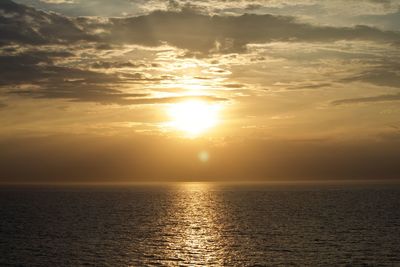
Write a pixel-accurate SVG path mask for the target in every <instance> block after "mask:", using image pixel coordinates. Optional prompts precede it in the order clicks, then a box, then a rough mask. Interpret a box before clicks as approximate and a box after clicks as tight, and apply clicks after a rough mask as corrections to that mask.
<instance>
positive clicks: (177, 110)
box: [168, 100, 221, 137]
mask: <svg viewBox="0 0 400 267" xmlns="http://www.w3.org/2000/svg"><path fill="white" fill-rule="evenodd" d="M220 108H221V107H220V106H219V105H217V104H211V103H207V102H205V101H200V100H189V101H184V102H180V103H176V104H172V105H170V106H169V108H168V115H169V116H170V118H171V122H170V123H169V125H170V126H171V127H173V128H175V129H177V130H179V131H182V132H184V133H186V134H187V135H188V136H190V137H196V136H198V135H200V134H203V133H204V132H206V131H207V130H209V129H210V128H212V127H214V126H216V125H217V124H218V123H219V118H218V115H219V111H220Z"/></svg>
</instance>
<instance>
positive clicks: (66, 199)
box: [0, 183, 400, 266]
mask: <svg viewBox="0 0 400 267" xmlns="http://www.w3.org/2000/svg"><path fill="white" fill-rule="evenodd" d="M0 208H1V209H0V266H400V187H399V186H398V185H381V184H379V185H376V184H368V185H361V184H317V185H315V184H307V183H305V184H253V185H243V184H242V185H226V184H202V183H183V184H169V185H165V184H164V185H136V186H133V185H130V186H65V187H62V186H34V187H32V186H31V187H27V186H23V187H21V186H18V187H10V186H3V187H0Z"/></svg>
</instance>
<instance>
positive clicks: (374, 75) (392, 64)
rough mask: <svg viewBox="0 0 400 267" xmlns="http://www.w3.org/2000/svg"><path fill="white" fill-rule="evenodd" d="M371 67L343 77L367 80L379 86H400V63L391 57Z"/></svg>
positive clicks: (353, 79) (349, 79) (351, 80)
mask: <svg viewBox="0 0 400 267" xmlns="http://www.w3.org/2000/svg"><path fill="white" fill-rule="evenodd" d="M378 64H379V65H377V66H374V67H371V68H369V69H368V70H365V71H363V72H361V73H358V74H355V75H353V76H351V77H348V78H345V79H342V81H344V82H355V81H360V82H367V83H371V84H375V85H378V86H389V87H395V88H400V73H399V71H398V70H399V69H400V64H399V63H398V62H397V61H391V59H388V58H387V59H385V60H384V62H383V63H378Z"/></svg>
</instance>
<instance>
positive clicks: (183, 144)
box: [0, 0, 400, 180]
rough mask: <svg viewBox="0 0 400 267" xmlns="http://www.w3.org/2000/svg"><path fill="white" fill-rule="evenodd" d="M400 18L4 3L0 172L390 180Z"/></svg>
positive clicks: (258, 7)
mask: <svg viewBox="0 0 400 267" xmlns="http://www.w3.org/2000/svg"><path fill="white" fill-rule="evenodd" d="M399 8H400V5H399V3H398V2H397V1H394V0H393V1H392V0H388V1H382V2H380V1H373V0H362V1H344V0H335V1H316V0H298V1H287V0H277V1H266V0H265V1H264V0H257V1H209V0H206V1H184V0H176V1H161V0H160V1H158V0H154V1H148V2H146V1H139V0H130V1H128V0H126V1H124V0H121V1H118V3H114V4H112V5H110V3H109V2H108V1H103V0H87V1H56V2H54V1H53V2H52V1H39V0H16V1H11V0H5V1H1V3H0V16H1V17H2V22H1V25H0V26H1V27H0V127H1V132H0V145H2V150H1V151H0V169H3V170H5V171H4V172H3V173H4V174H3V175H4V177H0V178H4V179H6V180H7V179H12V178H13V177H19V179H22V180H24V179H25V178H24V177H25V176H26V175H28V174H31V173H32V174H34V175H32V177H34V178H35V177H45V179H50V180H51V179H52V178H51V177H53V176H57V175H61V174H62V175H63V176H73V177H78V178H76V179H78V180H79V179H81V178H82V177H84V176H85V175H86V176H93V177H96V176H97V177H99V176H102V177H103V178H102V179H110V177H114V176H115V177H120V178H118V179H128V180H129V179H133V180H135V179H139V178H140V179H145V178H147V177H152V179H155V178H154V177H157V175H159V174H161V175H162V177H164V178H160V179H161V180H163V179H178V180H179V179H182V180H185V179H189V180H190V179H198V178H199V177H200V178H201V177H206V178H207V179H219V178H221V177H225V178H224V179H230V178H229V177H233V176H238V177H239V176H243V177H244V176H247V174H249V175H250V176H252V177H253V178H254V179H266V178H265V177H272V176H274V177H277V176H285V177H288V176H291V175H295V176H299V177H300V176H301V179H306V178H309V177H312V178H315V177H319V176H322V177H325V176H330V177H332V176H335V177H336V176H347V177H364V176H368V177H369V176H373V177H375V176H378V173H381V174H382V176H385V177H386V176H388V177H394V176H397V175H396V174H397V171H398V167H396V166H397V164H395V163H394V162H395V161H396V158H397V157H396V152H395V151H397V150H396V148H398V146H399V140H400V131H399V128H400V122H399V117H400V108H399V100H400V92H399V89H400V82H399V81H400V72H399V69H400V66H399V62H400V52H399V51H400V50H399V43H400V32H399V31H398V18H399V17H400V15H399V11H398V10H400V9H399ZM322 14H323V15H322ZM51 140H53V141H51ZM83 140H86V141H83ZM94 140H96V142H95V141H94ZM39 144H40V145H39ZM74 146H77V147H79V149H76V150H73V149H72V147H74ZM125 148H129V150H125ZM167 148H168V149H167ZM392 150H393V151H392ZM99 151H101V152H99ZM166 151H169V152H166ZM202 151H203V152H204V153H203V152H202ZM166 153H167V154H166ZM168 153H172V154H173V156H169V154H168ZM47 155H52V157H50V158H48V162H49V165H50V166H55V167H54V168H49V169H47V168H46V167H45V165H44V164H43V162H46V161H45V160H44V158H46V159H47V157H48V156H47ZM83 155H85V156H83ZM339 155H340V157H339ZM348 158H352V159H353V158H356V159H357V160H354V161H356V162H358V165H357V164H354V165H352V166H349V165H348V162H349V160H348ZM20 159H24V160H20ZM40 159H41V160H40ZM77 159H80V160H77ZM380 159H385V160H380ZM36 160H38V162H36ZM81 161H83V162H86V163H85V164H86V165H88V166H100V167H101V168H102V167H103V166H104V168H106V169H105V170H103V171H102V172H101V173H100V174H99V173H98V172H97V171H94V169H96V168H97V169H96V170H100V169H101V168H99V167H96V168H94V167H93V168H81V169H80V168H76V172H77V173H68V171H65V170H69V169H74V167H76V166H81V165H85V164H83V163H81ZM16 162H20V163H21V162H22V163H21V164H24V167H23V168H15V165H16ZM35 162H36V163H35ZM332 162H334V163H332ZM204 163H207V164H204ZM367 163H368V164H367ZM334 164H337V166H336V167H333V165H334ZM375 164H378V165H379V166H378V167H376V169H377V170H380V172H379V171H374V170H369V171H367V169H368V168H365V166H366V165H368V166H375ZM133 165H135V167H133ZM226 165H228V166H230V167H229V168H227V167H226ZM233 165H234V166H233ZM56 166H58V167H56ZM142 166H158V167H159V171H158V172H156V171H155V170H153V168H151V167H147V168H146V167H142ZM266 166H267V167H266ZM284 166H297V168H298V169H296V168H286V167H284ZM315 166H323V167H318V168H316V167H315ZM351 167H354V168H356V170H353V169H352V168H351ZM279 168H284V169H285V170H287V171H288V173H286V174H284V171H280V170H278V169H279ZM303 168H305V169H303ZM371 168H372V167H371ZM87 169H90V170H91V171H90V170H87ZM24 170H26V173H24ZM289 170H292V172H293V173H292V172H291V171H289ZM332 170H333V171H332ZM99 172H100V171H99ZM67 173H68V175H67ZM384 174H385V175H384ZM106 176H107V178H104V177H106ZM194 177H196V178H194ZM34 178H32V179H34ZM66 179H67V178H66ZM82 179H84V178H82ZM93 179H96V178H93ZM235 179H239V178H235ZM243 179H244V178H243ZM299 179H300V178H299Z"/></svg>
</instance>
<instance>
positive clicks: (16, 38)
mask: <svg viewBox="0 0 400 267" xmlns="http://www.w3.org/2000/svg"><path fill="white" fill-rule="evenodd" d="M0 12H2V13H4V14H6V16H1V17H0V36H1V37H0V45H1V44H3V45H4V44H12V43H20V44H32V45H40V44H50V43H53V44H54V43H56V44H59V43H71V42H78V41H96V40H97V38H96V37H95V36H93V35H90V34H88V33H86V32H85V31H84V30H83V29H81V28H80V27H79V25H77V24H76V23H75V21H74V19H71V18H68V17H65V16H62V15H59V14H56V13H49V12H44V11H39V10H36V9H33V8H30V7H27V6H24V5H19V4H16V3H14V2H12V1H10V0H2V1H1V2H0Z"/></svg>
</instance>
